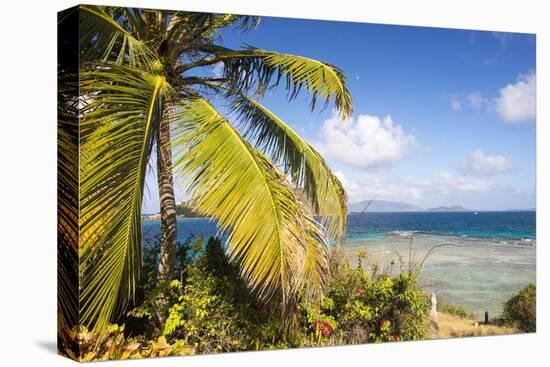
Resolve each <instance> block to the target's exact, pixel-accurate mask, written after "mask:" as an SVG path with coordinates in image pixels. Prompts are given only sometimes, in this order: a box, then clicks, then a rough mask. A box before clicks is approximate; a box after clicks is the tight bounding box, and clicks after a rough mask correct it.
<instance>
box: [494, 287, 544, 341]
mask: <svg viewBox="0 0 550 367" xmlns="http://www.w3.org/2000/svg"><path fill="white" fill-rule="evenodd" d="M502 321H503V322H504V323H505V324H506V325H510V326H513V327H517V328H518V329H520V330H523V331H525V332H528V333H532V332H535V331H536V329H537V288H536V286H535V285H534V284H529V285H527V286H526V287H525V288H523V289H522V290H521V291H519V292H518V293H517V294H516V295H514V296H513V297H512V298H510V299H509V300H508V301H507V302H506V303H505V304H504V312H503V314H502Z"/></svg>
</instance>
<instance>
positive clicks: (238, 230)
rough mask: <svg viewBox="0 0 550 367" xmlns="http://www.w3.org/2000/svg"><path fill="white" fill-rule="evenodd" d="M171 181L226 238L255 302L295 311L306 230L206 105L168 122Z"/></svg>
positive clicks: (266, 170) (289, 198) (279, 189)
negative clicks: (275, 301) (276, 300)
mask: <svg viewBox="0 0 550 367" xmlns="http://www.w3.org/2000/svg"><path fill="white" fill-rule="evenodd" d="M173 129H174V130H173V133H174V139H173V144H174V147H175V149H176V157H177V158H176V162H175V170H176V174H177V175H178V176H179V177H180V178H181V179H182V180H183V182H185V183H186V184H188V187H189V190H188V191H189V193H190V194H191V197H192V200H193V203H194V207H195V208H196V209H197V210H198V211H199V212H200V213H201V214H203V215H206V216H208V217H211V218H216V219H218V225H219V227H220V228H221V230H224V231H228V232H229V238H228V248H227V252H228V254H229V257H230V259H231V260H232V261H236V262H237V263H238V264H239V265H240V269H241V273H242V276H243V278H244V279H245V280H246V281H247V283H248V285H249V286H250V287H251V289H253V290H254V291H256V292H257V294H258V296H259V297H260V298H261V299H264V300H267V299H270V298H272V297H274V296H280V299H281V301H282V304H283V311H285V314H292V312H289V309H290V308H292V307H295V302H296V290H297V289H300V285H301V284H303V278H304V271H303V269H304V267H303V265H304V255H305V245H306V241H305V239H306V237H305V235H306V228H305V226H304V223H303V222H302V217H301V210H300V207H299V205H298V202H297V198H296V195H295V193H294V192H293V191H292V189H291V188H290V187H289V185H288V182H287V181H286V177H285V175H284V173H283V172H281V171H280V170H279V169H278V168H276V167H275V166H274V165H273V164H272V163H271V162H270V161H269V160H268V159H267V158H266V157H265V156H264V155H263V154H261V153H260V152H259V151H258V150H256V149H254V148H253V147H252V146H251V145H250V144H248V143H247V142H246V141H245V140H244V139H243V138H242V137H241V136H240V135H239V133H238V132H237V130H236V129H235V128H234V127H233V126H232V125H231V124H230V123H229V122H228V121H227V120H226V119H225V118H224V117H223V116H222V115H220V114H219V113H218V112H217V111H216V110H215V109H214V108H213V106H212V105H211V104H210V103H209V102H207V101H206V100H205V99H202V98H191V99H189V100H187V101H186V102H185V103H184V105H183V106H182V108H181V110H180V111H179V112H178V113H176V115H175V118H174V122H173Z"/></svg>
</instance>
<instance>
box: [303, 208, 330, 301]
mask: <svg viewBox="0 0 550 367" xmlns="http://www.w3.org/2000/svg"><path fill="white" fill-rule="evenodd" d="M304 222H305V224H306V254H305V261H304V274H305V279H304V292H303V294H304V296H305V298H306V299H307V300H308V301H310V302H311V303H313V304H316V305H319V302H320V301H321V298H322V297H323V288H324V285H325V283H326V281H327V280H328V278H329V273H330V265H329V258H330V249H329V245H328V243H327V241H326V239H325V236H324V229H323V227H322V226H321V225H320V223H318V222H317V221H316V220H314V219H313V218H312V217H310V216H307V215H306V216H305V217H304Z"/></svg>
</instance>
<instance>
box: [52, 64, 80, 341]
mask: <svg viewBox="0 0 550 367" xmlns="http://www.w3.org/2000/svg"><path fill="white" fill-rule="evenodd" d="M58 80H59V85H58V105H57V106H58V107H57V114H58V122H57V147H58V148H57V270H58V271H57V277H58V280H57V292H58V300H57V310H58V331H59V335H62V334H64V333H66V332H67V331H68V330H70V329H72V328H73V327H75V326H77V325H78V324H79V319H80V318H79V304H78V298H79V279H78V268H79V257H78V240H79V229H78V218H79V212H78V208H79V205H78V197H79V195H78V180H79V175H78V108H77V104H78V83H77V75H76V74H68V73H63V72H62V73H60V77H59V79H58Z"/></svg>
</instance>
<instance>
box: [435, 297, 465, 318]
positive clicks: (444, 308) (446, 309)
mask: <svg viewBox="0 0 550 367" xmlns="http://www.w3.org/2000/svg"><path fill="white" fill-rule="evenodd" d="M437 310H438V311H439V312H442V313H446V314H447V315H451V316H456V317H458V318H460V319H467V318H468V316H469V315H470V314H469V313H468V311H466V309H465V308H464V307H461V306H457V305H453V304H450V303H445V302H442V301H439V302H438V304H437Z"/></svg>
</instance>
